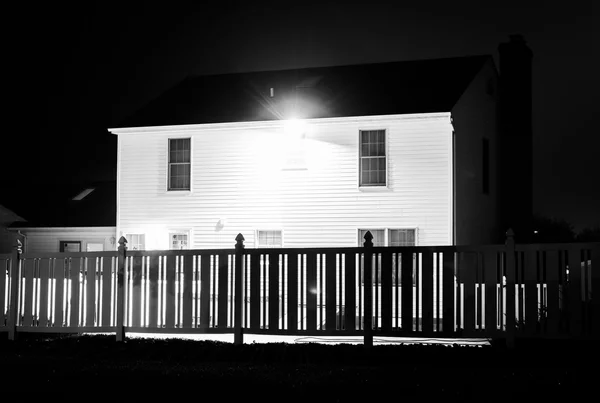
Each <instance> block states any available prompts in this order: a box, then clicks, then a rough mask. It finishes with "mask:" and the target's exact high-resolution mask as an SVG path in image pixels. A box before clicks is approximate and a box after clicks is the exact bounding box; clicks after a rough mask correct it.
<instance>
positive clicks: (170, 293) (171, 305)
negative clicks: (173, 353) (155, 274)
mask: <svg viewBox="0 0 600 403" xmlns="http://www.w3.org/2000/svg"><path fill="white" fill-rule="evenodd" d="M175 258H176V256H175V255H167V267H166V270H164V271H163V273H166V292H165V294H164V296H163V301H164V305H163V306H164V307H165V322H164V324H165V327H166V328H168V329H173V328H174V327H175ZM159 314H160V312H159Z"/></svg>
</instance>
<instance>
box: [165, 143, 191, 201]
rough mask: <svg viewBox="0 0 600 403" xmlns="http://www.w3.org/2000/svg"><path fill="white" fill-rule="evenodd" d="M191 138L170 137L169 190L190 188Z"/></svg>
mask: <svg viewBox="0 0 600 403" xmlns="http://www.w3.org/2000/svg"><path fill="white" fill-rule="evenodd" d="M190 154H191V139H189V138H188V139H169V186H168V189H169V190H190V182H191V181H190V178H191V157H190Z"/></svg>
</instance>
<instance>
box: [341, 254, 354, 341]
mask: <svg viewBox="0 0 600 403" xmlns="http://www.w3.org/2000/svg"><path fill="white" fill-rule="evenodd" d="M344 261H345V262H346V265H345V267H344V269H345V271H346V272H345V275H344V279H345V283H346V289H345V293H344V294H345V297H346V306H345V309H344V321H345V323H344V325H345V327H344V329H345V330H355V329H356V253H352V252H349V253H346V256H345V259H344Z"/></svg>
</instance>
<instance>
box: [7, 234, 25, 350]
mask: <svg viewBox="0 0 600 403" xmlns="http://www.w3.org/2000/svg"><path fill="white" fill-rule="evenodd" d="M22 246H23V244H22V243H21V241H20V240H18V239H17V244H16V245H15V250H14V251H13V255H12V259H11V261H10V303H9V309H10V310H9V313H8V340H16V339H17V318H18V313H19V288H20V283H21V275H20V274H21V273H20V272H21V270H20V268H21V253H22V251H23V249H22Z"/></svg>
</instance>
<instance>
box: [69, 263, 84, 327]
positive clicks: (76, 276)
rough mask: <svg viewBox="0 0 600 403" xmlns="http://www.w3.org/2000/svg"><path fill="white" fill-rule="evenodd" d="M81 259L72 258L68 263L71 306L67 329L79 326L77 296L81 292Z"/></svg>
mask: <svg viewBox="0 0 600 403" xmlns="http://www.w3.org/2000/svg"><path fill="white" fill-rule="evenodd" d="M82 265H83V258H81V257H72V258H70V262H69V274H70V283H71V306H70V308H69V309H70V312H71V315H70V318H71V319H70V321H69V327H76V326H80V321H79V318H80V315H79V305H80V304H79V294H80V292H81V290H80V288H81V287H80V286H81V279H82V275H83V268H82Z"/></svg>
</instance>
